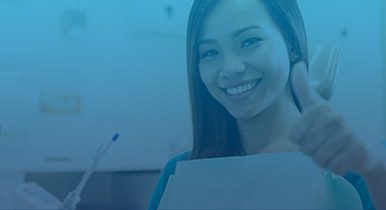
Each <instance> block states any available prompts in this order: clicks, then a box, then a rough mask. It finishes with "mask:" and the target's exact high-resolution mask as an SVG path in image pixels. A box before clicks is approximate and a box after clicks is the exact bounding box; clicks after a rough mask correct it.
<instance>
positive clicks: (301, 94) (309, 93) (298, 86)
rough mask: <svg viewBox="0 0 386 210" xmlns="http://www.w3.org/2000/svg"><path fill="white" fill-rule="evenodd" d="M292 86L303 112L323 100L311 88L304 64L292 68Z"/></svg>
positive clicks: (300, 63) (297, 64)
mask: <svg viewBox="0 0 386 210" xmlns="http://www.w3.org/2000/svg"><path fill="white" fill-rule="evenodd" d="M291 86H292V91H293V93H294V96H295V99H296V100H297V102H298V105H299V106H300V107H299V108H300V111H301V112H304V111H305V110H306V109H308V108H309V107H311V106H313V105H314V104H316V103H319V102H320V101H322V100H323V99H322V98H321V97H320V95H319V94H318V93H317V92H316V90H315V89H314V87H312V86H311V84H310V81H309V79H308V74H307V67H306V65H305V64H304V63H303V62H298V63H296V64H295V65H294V66H293V67H292V71H291Z"/></svg>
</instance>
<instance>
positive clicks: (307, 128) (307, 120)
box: [290, 104, 329, 145]
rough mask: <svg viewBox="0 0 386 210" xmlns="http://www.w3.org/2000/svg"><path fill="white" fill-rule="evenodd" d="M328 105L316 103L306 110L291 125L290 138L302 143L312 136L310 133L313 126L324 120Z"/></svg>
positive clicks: (317, 125)
mask: <svg viewBox="0 0 386 210" xmlns="http://www.w3.org/2000/svg"><path fill="white" fill-rule="evenodd" d="M328 111H329V110H328V107H326V106H324V104H320V105H316V106H314V107H312V108H310V109H308V110H307V111H306V112H304V113H303V115H302V116H301V117H300V118H299V119H298V121H297V122H296V123H295V124H294V125H293V127H292V130H291V133H290V139H291V140H292V141H293V142H295V143H297V144H300V145H302V144H303V143H304V142H305V141H308V140H310V139H312V138H314V137H313V136H312V135H311V133H313V132H312V131H314V130H315V128H318V127H320V126H319V125H320V124H323V123H322V122H324V121H325V119H326V117H325V116H327V113H328Z"/></svg>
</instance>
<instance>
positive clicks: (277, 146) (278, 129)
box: [237, 93, 300, 154]
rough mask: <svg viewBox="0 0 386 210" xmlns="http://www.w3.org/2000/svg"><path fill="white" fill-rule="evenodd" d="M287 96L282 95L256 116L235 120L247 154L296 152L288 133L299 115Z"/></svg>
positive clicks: (296, 148)
mask: <svg viewBox="0 0 386 210" xmlns="http://www.w3.org/2000/svg"><path fill="white" fill-rule="evenodd" d="M287 94H288V93H287ZM287 94H286V93H283V95H282V96H280V97H279V98H278V99H277V101H276V102H274V103H273V104H271V105H270V106H269V107H267V108H266V109H265V110H264V111H263V112H262V113H260V114H258V115H257V116H255V117H253V118H250V119H237V125H238V128H239V132H240V137H241V141H242V144H243V146H244V149H245V150H246V152H247V153H248V154H257V153H265V152H284V151H296V150H298V147H297V145H295V144H293V143H292V142H291V141H290V140H289V131H290V129H291V127H292V124H293V123H294V122H295V120H296V119H297V118H298V117H299V115H300V114H299V111H298V109H297V107H296V105H295V103H294V102H293V100H292V99H291V98H290V97H289V96H288V95H290V94H288V95H287Z"/></svg>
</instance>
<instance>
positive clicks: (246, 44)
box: [150, 0, 386, 209]
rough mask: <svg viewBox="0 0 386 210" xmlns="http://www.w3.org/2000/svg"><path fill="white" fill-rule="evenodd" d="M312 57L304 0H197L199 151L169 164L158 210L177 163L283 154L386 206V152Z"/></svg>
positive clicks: (190, 53)
mask: <svg viewBox="0 0 386 210" xmlns="http://www.w3.org/2000/svg"><path fill="white" fill-rule="evenodd" d="M307 56H308V53H307V42H306V34H305V29H304V24H303V20H302V16H301V14H300V12H299V9H298V5H297V2H296V0H286V1H283V0H210V1H209V0H196V1H195V2H194V4H193V6H192V9H191V14H190V17H189V23H188V33H187V60H188V76H189V87H190V97H191V104H192V119H193V137H194V139H193V150H192V151H191V152H187V153H185V154H183V155H180V156H177V157H176V158H174V159H172V160H171V161H169V163H168V164H167V165H166V167H165V169H164V171H163V174H162V175H161V178H160V181H159V183H158V185H157V188H156V190H155V192H154V193H153V197H152V200H151V202H150V209H156V208H157V206H158V204H159V201H160V199H161V197H162V194H163V191H164V188H165V186H166V183H167V179H168V177H169V175H171V174H174V171H175V166H176V163H177V161H181V160H187V159H199V158H213V157H225V156H237V155H248V154H257V153H263V152H280V151H301V152H303V153H305V154H307V155H309V156H310V157H311V158H313V160H314V161H315V162H316V163H317V164H318V165H319V166H321V167H323V168H327V169H329V170H331V171H333V172H335V173H336V174H339V175H346V178H347V179H348V180H349V181H350V182H351V183H352V184H353V185H354V186H355V187H356V189H357V191H358V192H359V194H360V196H361V199H362V202H363V204H364V207H365V208H374V206H375V207H378V208H386V202H385V200H384V199H382V198H383V197H384V196H385V195H386V180H385V178H383V177H386V164H385V160H386V159H385V157H384V156H383V154H384V153H385V151H384V149H383V148H382V151H373V150H371V149H370V145H369V144H365V143H364V142H362V141H361V140H360V139H358V138H357V137H356V136H355V135H354V134H353V132H352V131H351V130H350V129H349V128H348V127H347V126H346V124H345V123H344V121H343V120H342V119H341V117H340V116H339V115H337V114H335V113H334V112H333V111H332V109H331V108H330V106H329V105H328V104H327V103H326V102H324V101H323V100H322V99H321V98H320V97H319V95H318V94H317V93H316V92H315V90H313V89H312V87H311V86H310V85H309V84H308V80H307V77H306V72H307V66H308V57H307ZM378 148H379V149H381V147H378ZM348 172H349V173H348ZM352 172H355V174H354V173H352ZM357 174H358V175H357ZM365 183H366V184H367V186H368V187H369V191H370V193H368V191H367V189H366V184H365ZM370 194H371V198H370ZM372 201H373V202H372ZM373 203H374V206H373ZM257 208H258V207H257Z"/></svg>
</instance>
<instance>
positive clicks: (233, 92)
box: [226, 82, 256, 95]
mask: <svg viewBox="0 0 386 210" xmlns="http://www.w3.org/2000/svg"><path fill="white" fill-rule="evenodd" d="M255 86H256V82H249V83H248V84H245V85H241V86H238V87H234V88H228V89H226V92H227V93H228V94H229V95H238V94H241V93H244V92H247V91H249V90H251V89H252V88H254V87H255Z"/></svg>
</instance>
